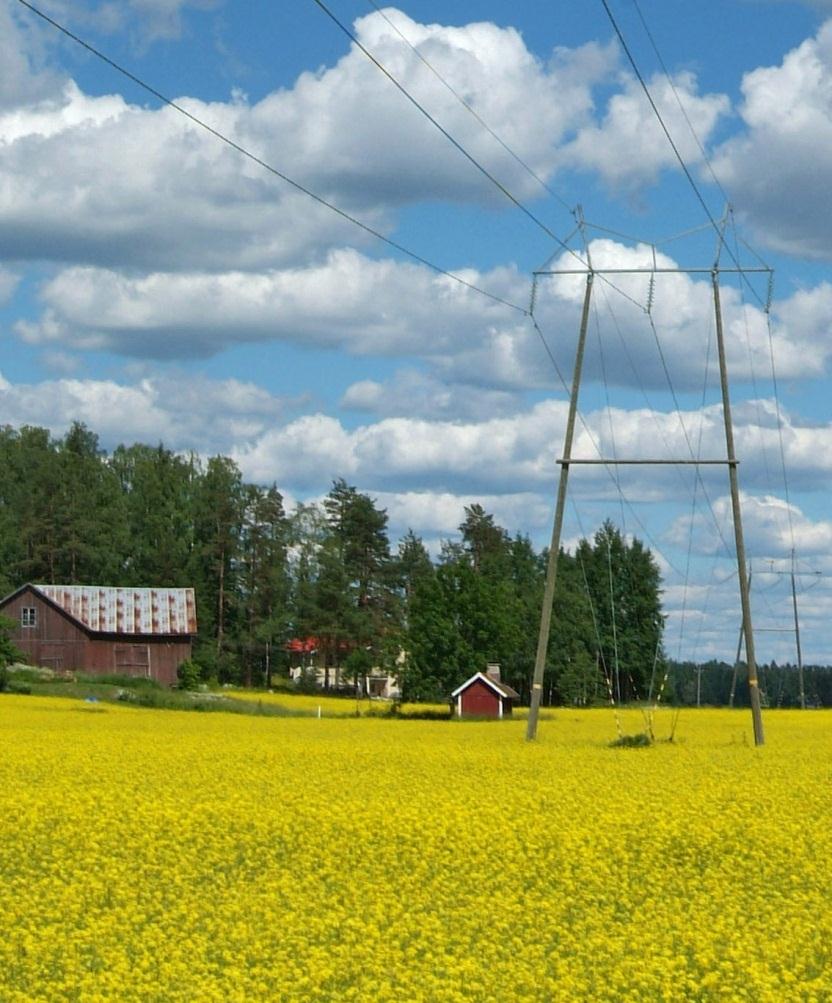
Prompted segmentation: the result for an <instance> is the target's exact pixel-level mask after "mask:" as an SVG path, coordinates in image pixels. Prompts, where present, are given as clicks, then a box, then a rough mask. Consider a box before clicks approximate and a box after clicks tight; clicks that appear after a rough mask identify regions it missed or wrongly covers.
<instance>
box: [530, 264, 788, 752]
mask: <svg viewBox="0 0 832 1003" xmlns="http://www.w3.org/2000/svg"><path fill="white" fill-rule="evenodd" d="M752 272H763V273H767V274H768V275H769V277H770V276H771V269H770V268H767V267H760V268H743V267H741V266H739V265H737V267H735V268H723V267H721V266H720V265H719V261H718V259H717V262H716V263H715V264H713V265H711V266H710V267H703V268H663V267H657V266H656V264H655V262H654V264H653V266H652V267H641V268H594V267H593V265H592V261H591V259H590V257H589V255H587V258H586V264H585V266H584V267H577V268H556V269H548V268H544V269H540V270H538V271H535V272H534V273H533V274H534V282H535V284H536V283H537V281H538V279H539V278H541V277H544V276H555V275H585V276H586V285H585V288H584V297H583V309H582V311H581V321H580V328H579V331H578V344H577V348H576V351H575V365H574V370H573V375H572V390H571V394H570V398H569V411H568V415H567V420H566V433H565V436H564V443H563V456H562V458H561V459H559V460H558V461H557V462H558V464H559V465H560V480H559V483H558V492H557V501H556V504H555V516H554V523H553V526H552V539H551V543H550V546H549V561H548V565H547V569H546V582H545V586H544V593H543V605H542V608H541V615H540V633H539V635H538V642H537V654H536V657H535V664H534V676H533V678H532V689H531V705H530V707H529V719H528V726H527V730H526V738H527V739H528V740H532V739H534V738H535V737H536V735H537V722H538V717H539V711H540V699H541V696H542V692H543V673H544V669H545V665H546V652H547V649H548V646H549V631H550V623H551V616H552V603H553V600H554V595H555V584H556V581H557V571H558V556H559V552H560V542H561V533H562V530H563V516H564V510H565V507H566V488H567V483H568V480H569V468H570V467H571V466H575V465H578V464H593V465H601V466H607V467H611V466H620V465H624V464H632V465H646V466H650V465H674V464H678V465H691V466H705V465H720V466H725V467H727V468H728V479H729V484H730V490H731V507H732V512H733V521H734V539H735V544H736V556H737V574H738V578H739V587H740V602H741V605H742V627H743V637H744V640H745V654H746V664H747V666H748V685H749V691H750V701H751V716H752V721H753V726H754V743H755V745H762V744H763V742H764V735H763V718H762V710H761V701H760V687H759V681H758V678H757V662H756V658H755V655H754V631H753V629H752V624H751V605H750V600H749V585H748V572H747V564H746V557H745V542H744V539H743V532H742V515H741V512H740V494H739V483H738V480H737V465H738V462H739V461H738V460H737V458H736V453H735V451H734V428H733V422H732V419H731V402H730V397H729V393H728V371H727V367H726V362H725V337H724V331H723V324H722V307H721V304H720V295H719V289H720V285H719V277H720V275H721V274H724V273H733V274H740V275H745V274H746V273H752ZM660 273H665V274H685V275H694V274H705V275H710V277H711V289H712V294H713V309H714V319H715V324H716V342H717V355H718V360H719V379H720V387H721V392H722V415H723V422H724V426H725V446H726V458H725V459H713V460H701V459H680V460H667V459H649V458H645V459H632V460H619V459H616V458H598V459H576V458H574V457H573V456H572V442H573V438H574V434H575V419H576V416H577V411H578V396H579V393H580V388H581V374H582V369H583V361H584V349H585V347H586V337H587V328H588V325H589V314H590V303H591V300H592V289H593V285H594V283H595V278H596V276H601V277H602V278H606V276H609V275H636V274H645V275H650V276H655V275H656V274H660ZM533 300H534V295H533Z"/></svg>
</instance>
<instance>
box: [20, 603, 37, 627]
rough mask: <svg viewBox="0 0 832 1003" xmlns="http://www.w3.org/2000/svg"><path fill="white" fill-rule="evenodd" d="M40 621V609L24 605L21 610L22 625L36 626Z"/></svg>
mask: <svg viewBox="0 0 832 1003" xmlns="http://www.w3.org/2000/svg"><path fill="white" fill-rule="evenodd" d="M37 623H38V611H37V608H36V607H35V606H24V607H23V609H21V611H20V624H21V626H22V627H36V626H37Z"/></svg>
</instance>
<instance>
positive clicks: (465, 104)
mask: <svg viewBox="0 0 832 1003" xmlns="http://www.w3.org/2000/svg"><path fill="white" fill-rule="evenodd" d="M367 2H368V3H369V5H370V6H371V7H372V8H373V9H374V10H375V11H376V12H377V13H378V14H379V16H380V17H382V18H384V20H385V21H386V22H387V24H389V25H390V27H391V28H392V29H393V31H395V33H396V34H397V35H398V36H399V38H400V39H401V40H402V41H403V42H404V44H405V45H406V46H407V47H408V48H409V49H410V50H411V52H412V53H413V55H414V56H416V58H417V59H418V60H419V61H420V62H421V63H422V64H423V65H424V66H425V67H426V68H427V69H428V70H430V72H431V73H432V74H433V75H434V76H435V77H436V79H437V80H438V81H439V82H440V83H441V84H442V86H443V87H445V88H446V89H447V90H448V91H450V93H451V94H453V96H454V97H455V98H456V99H457V101H459V103H460V104H461V105H462V107H463V108H465V110H466V111H468V112H469V113H470V114H471V115H473V117H474V118H475V119H476V120H477V122H479V124H480V125H481V126H482V127H483V129H485V131H486V132H487V133H488V134H489V135H490V136H491V137H492V138H493V139H495V140H496V141H497V142H498V143H499V144H500V146H502V148H503V149H504V150H505V151H506V153H507V154H508V155H509V156H510V157H511V158H512V159H513V160H514V161H516V163H518V164H519V165H520V166H521V167H522V168H523V170H524V171H526V173H527V174H528V175H529V176H530V177H532V178H533V179H534V180H535V181H536V182H537V183H538V184H539V185H540V187H541V188H543V190H544V191H547V192H548V193H549V194H550V195H551V196H552V198H554V199H556V200H557V201H558V202H559V203H560V204H561V205H562V206H563V208H564V209H566V211H567V212H570V213H572V212H574V207H573V206H571V205H569V203H568V202H567V201H566V199H564V198H563V197H562V196H560V195H559V194H558V193H557V192H556V191H555V190H554V189H553V188H551V187H550V186H549V185H548V184H547V183H546V181H544V179H543V178H541V177H540V175H539V174H538V173H537V171H535V170H534V168H533V167H530V166H529V164H527V163H526V161H525V160H523V158H522V157H521V156H520V155H519V154H517V153H515V151H514V150H512V148H511V147H510V146H509V145H508V143H506V142H505V140H504V139H503V138H502V137H501V136H500V135H498V134H497V133H496V132H495V131H494V129H492V128H491V126H490V125H489V124H488V123H487V122H486V121H485V120H484V119H483V118H482V116H481V115H480V114H479V113H478V112H477V110H476V108H474V106H473V105H472V104H471V102H470V101H466V99H465V98H464V97H463V96H462V95H461V94H460V93H459V91H458V90H457V89H456V88H455V87H454V86H453V84H451V83H449V82H448V81H447V80H446V79H445V77H443V76H442V74H441V73H440V72H439V70H437V68H436V67H435V66H434V65H433V63H431V62H430V60H428V59H426V58H425V56H424V55H423V54H422V53H421V52H420V51H419V48H418V47H417V46H415V45H414V44H413V43H412V42H411V41H410V39H409V38H408V37H407V36H406V35H405V34H404V32H403V31H401V29H400V28H399V27H398V25H396V24H395V23H394V22H393V21H391V20H390V18H389V17H388V16H387V14H386V13H385V12H384V10H383V9H382V8H381V7H379V5H378V4H377V3H376V0H367Z"/></svg>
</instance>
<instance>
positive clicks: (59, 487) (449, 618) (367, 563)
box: [0, 423, 819, 705]
mask: <svg viewBox="0 0 832 1003" xmlns="http://www.w3.org/2000/svg"><path fill="white" fill-rule="evenodd" d="M545 568H546V555H545V554H540V553H538V552H537V551H535V549H534V547H533V546H532V544H531V542H530V541H529V539H528V537H524V536H517V537H514V538H512V537H511V536H510V535H509V533H508V532H507V531H506V530H505V529H504V528H503V527H501V526H500V525H498V524H497V522H496V520H495V518H494V516H493V515H491V514H490V513H488V512H486V511H485V509H484V508H483V507H482V506H481V505H479V504H476V503H474V504H471V505H468V506H467V507H466V508H465V511H464V517H463V519H462V521H461V523H460V525H459V536H458V538H457V540H456V541H455V542H451V541H446V542H445V543H444V544H443V547H442V552H441V554H440V555H439V558H438V559H437V560H436V561H434V560H432V559H431V557H430V555H429V554H428V552H427V550H426V548H425V546H424V544H423V543H422V541H421V540H420V539H419V538H418V536H416V535H415V534H414V533H413V532H411V531H408V533H407V534H406V535H405V536H404V537H403V538H402V539H401V541H400V542H399V544H398V547H397V549H396V550H395V551H394V552H391V547H390V540H389V536H388V520H387V513H386V512H385V511H384V509H382V508H380V507H379V506H378V505H377V503H376V501H375V500H374V499H373V498H372V497H370V496H369V495H367V494H364V493H362V492H361V491H359V490H358V489H357V488H356V487H355V486H353V485H350V484H348V483H347V482H346V481H345V480H344V479H343V478H339V479H336V480H335V481H334V482H333V484H332V488H331V490H330V491H329V493H328V494H327V496H326V497H325V498H324V499H323V501H322V502H321V503H320V504H315V503H302V504H300V505H298V506H297V507H296V509H295V510H294V511H293V512H292V513H291V515H287V514H286V512H285V510H284V506H283V498H282V495H281V493H280V491H279V490H278V488H277V486H276V485H274V484H272V485H270V486H258V485H252V484H246V483H244V482H243V478H242V475H241V473H240V470H239V469H238V467H237V466H236V465H235V463H234V462H233V461H232V460H231V459H229V458H228V457H223V456H215V457H211V458H210V459H209V460H207V462H205V463H203V462H202V461H200V460H199V459H198V458H196V457H193V456H191V457H183V456H179V455H177V454H175V453H173V452H171V451H170V450H168V449H166V448H165V447H164V446H163V445H162V444H161V443H160V444H159V445H157V446H148V445H142V444H135V445H131V446H124V445H122V446H119V447H118V448H117V449H116V450H115V451H114V453H113V454H112V456H109V457H108V456H107V455H106V454H105V453H104V452H103V451H102V450H101V449H100V447H99V444H98V439H97V436H96V435H95V433H93V432H92V431H90V430H89V429H87V428H86V427H85V426H84V425H82V424H78V423H76V424H75V425H73V426H72V428H71V429H70V430H69V432H68V433H67V434H66V435H65V436H64V437H63V438H53V437H51V436H50V434H49V432H48V431H47V430H46V429H42V428H33V427H23V428H21V429H18V430H16V429H12V428H8V427H6V428H0V589H2V591H3V592H4V593H5V592H10V591H12V590H13V589H15V588H17V587H19V586H20V585H22V584H24V583H25V582H27V581H35V582H38V581H43V582H51V583H56V582H67V583H70V584H71V583H73V582H77V583H82V584H108V585H110V584H111V585H125V586H149V587H166V586H193V587H194V588H195V590H196V594H197V613H198V622H199V636H198V638H197V640H196V645H195V649H194V656H193V661H194V666H195V668H194V669H190V670H189V672H190V674H191V676H192V677H196V675H197V674H198V678H199V680H200V681H207V680H213V681H216V682H220V683H225V682H231V683H242V684H244V685H253V684H257V685H263V684H265V685H267V686H270V685H271V683H272V676H273V674H274V673H281V672H285V671H286V670H287V669H288V668H289V667H290V662H289V658H290V656H289V654H288V653H287V642H288V641H289V640H290V639H292V638H299V639H307V638H315V639H316V643H315V645H314V647H315V649H316V651H315V654H314V656H312V655H310V654H309V653H308V652H307V653H305V654H303V655H302V656H291V657H294V658H296V661H294V662H293V663H292V667H293V668H297V667H298V665H299V663H300V664H301V665H305V668H306V670H307V671H306V676H305V682H304V683H302V685H309V686H313V685H314V680H315V674H314V666H313V665H312V664H311V663H312V662H313V661H314V662H315V663H316V664H319V665H321V666H322V667H324V671H325V674H326V679H327V681H328V683H330V684H335V683H336V682H337V681H338V679H339V678H342V676H343V677H344V678H350V679H353V680H360V679H361V678H363V677H365V676H366V675H367V674H368V673H369V672H370V671H371V670H374V669H377V668H378V669H382V670H386V671H388V672H394V673H396V674H398V676H399V678H400V681H401V684H402V688H403V692H404V696H405V698H406V699H408V700H445V699H446V698H447V696H448V694H449V693H450V692H451V691H452V690H453V689H454V688H455V687H456V686H457V685H458V684H459V683H460V682H461V681H462V680H464V679H465V678H467V677H468V676H469V675H471V674H472V673H473V672H475V671H478V670H483V669H484V668H485V666H486V663H488V662H497V663H499V664H500V666H501V671H502V677H503V679H504V680H505V681H506V682H507V683H509V684H510V685H511V686H513V687H514V688H515V689H516V690H517V691H518V692H519V693H520V694H521V698H522V699H524V700H525V699H527V698H528V695H529V684H530V679H531V675H532V670H533V666H534V660H535V652H536V647H537V635H538V627H539V621H540V605H541V600H542V594H543V583H544V576H545ZM552 614H553V615H552V629H551V638H550V643H549V647H548V649H547V652H546V662H545V671H544V702H545V703H558V702H563V703H569V704H574V705H585V704H591V703H593V702H597V701H599V700H603V699H606V687H607V683H606V680H605V674H606V676H607V678H608V679H609V680H610V682H611V684H612V685H613V687H614V689H615V692H616V694H617V695H619V696H620V698H621V699H622V700H629V699H634V698H640V697H644V696H645V695H646V693H647V690H648V689H649V686H650V681H651V680H652V679H662V678H664V674H665V666H664V659H663V651H662V646H661V637H662V631H663V618H662V613H661V582H660V578H659V572H658V568H657V566H656V563H655V561H654V560H653V557H652V555H651V554H650V552H649V550H647V549H646V548H645V547H644V546H643V545H642V544H641V542H640V541H638V540H630V539H629V538H625V537H624V536H623V534H622V533H621V532H620V531H619V530H618V529H616V528H615V527H614V526H613V525H612V524H611V523H609V522H607V523H605V524H604V525H603V526H602V527H601V529H599V530H598V532H597V533H596V534H595V536H594V538H593V539H592V540H585V541H582V542H581V544H580V545H579V547H578V548H577V551H576V553H575V555H574V556H573V555H570V554H566V553H561V554H560V555H559V567H558V578H557V589H556V591H555V597H554V605H553V610H552ZM9 643H10V642H9V637H8V631H7V632H6V633H5V634H4V633H3V632H2V631H0V663H2V662H3V661H6V662H8V661H9V660H13V659H16V658H18V657H19V652H15V651H13V650H12V649H11V648H10V647H9ZM677 676H678V674H674V675H672V676H671V678H670V681H669V683H668V686H667V689H666V694H667V696H671V695H673V694H674V693H675V691H676V689H677V688H679V687H681V688H687V689H689V686H688V683H687V682H686V681H685V680H684V679H682V677H680V676H679V677H678V678H677ZM792 689H793V687H792V685H791V681H790V679H789V680H786V681H785V682H784V685H783V686H782V687H781V688H780V691H779V692H780V693H781V696H782V699H783V701H786V702H787V701H789V700H791V699H792V696H791V694H792ZM685 691H687V690H685ZM818 692H819V691H818Z"/></svg>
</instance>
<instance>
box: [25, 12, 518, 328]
mask: <svg viewBox="0 0 832 1003" xmlns="http://www.w3.org/2000/svg"><path fill="white" fill-rule="evenodd" d="M18 3H20V4H21V5H22V6H23V7H26V8H27V9H28V10H30V11H31V12H32V13H33V14H36V15H37V16H38V17H40V18H42V19H43V20H44V21H46V23H47V24H50V25H52V27H53V28H56V29H57V30H58V31H60V32H61V33H62V34H64V35H66V37H67V38H70V39H72V41H73V42H76V43H77V44H78V45H80V46H81V47H82V48H84V49H86V50H87V52H90V53H91V54H92V55H94V56H95V57H96V58H97V59H100V60H101V61H102V62H104V63H106V64H107V65H108V66H110V67H112V68H113V69H114V70H116V71H117V72H118V73H120V74H122V76H125V77H127V79H128V80H131V81H132V82H133V83H134V84H136V85H137V86H138V87H141V88H142V90H145V91H147V93H148V94H152V95H153V97H155V98H156V99H157V100H159V101H161V102H162V104H165V105H167V106H168V107H170V108H173V110H174V111H177V112H179V114H180V115H184V116H185V118H187V119H189V120H190V121H191V122H193V123H194V125H198V126H199V127H200V128H201V129H204V130H205V131H206V132H209V133H210V134H211V135H212V136H214V137H215V138H216V139H218V140H220V141H221V142H223V143H225V144H226V145H227V146H230V147H231V148H232V149H233V150H236V151H237V152H238V153H240V154H242V156H244V157H247V158H248V159H249V160H251V161H252V162H253V163H255V164H257V165H258V166H259V167H262V168H263V169H264V170H266V171H268V172H269V173H270V174H273V175H274V176H275V177H277V178H280V180H281V181H284V182H285V183H286V184H287V185H291V187H292V188H294V189H295V190H296V191H299V192H301V193H302V194H303V195H306V196H307V198H310V199H312V201H313V202H317V203H318V205H321V206H324V207H325V208H326V209H329V210H330V211H331V212H334V213H335V214H336V215H337V216H340V217H341V218H342V219H344V220H346V221H347V222H348V223H352V225H353V226H357V227H358V228H359V229H361V230H363V231H364V232H365V233H368V234H370V236H371V237H375V238H376V240H380V241H382V243H384V244H387V246H388V247H392V248H393V249H394V250H396V251H399V252H400V253H402V254H404V255H406V256H407V257H409V258H411V259H412V260H413V261H416V262H418V263H419V264H420V265H424V266H425V267H426V268H429V269H431V271H433V272H435V273H436V274H437V275H443V276H444V277H445V278H448V279H451V280H452V281H454V282H457V283H459V285H461V286H465V288H466V289H470V290H471V292H475V293H478V294H479V295H480V296H485V297H486V298H487V299H490V300H492V301H493V302H495V303H500V304H501V305H502V306H505V307H508V308H509V309H511V310H516V311H517V312H518V313H522V314H524V315H525V314H526V313H527V312H528V311H527V310H526V309H525V308H524V307H521V306H518V305H517V304H516V303H512V302H511V301H510V300H507V299H504V298H503V297H502V296H498V295H496V293H491V292H488V290H486V289H482V288H481V287H480V286H477V285H475V284H474V283H473V282H468V280H467V279H463V278H462V277H461V276H460V275H456V274H455V273H454V272H450V271H448V270H447V269H445V268H442V267H441V266H440V265H436V264H434V263H433V262H432V261H430V260H429V259H428V258H425V257H423V256H422V255H421V254H417V253H416V252H415V251H411V250H410V249H409V248H408V247H405V246H404V244H400V243H399V242H398V241H396V240H393V239H392V238H390V237H387V236H385V235H384V234H383V233H381V232H380V231H378V230H376V229H375V228H374V227H372V226H370V225H369V224H368V223H364V222H362V221H361V220H360V219H357V218H356V217H355V216H353V215H351V214H350V213H348V212H347V211H346V210H344V209H341V208H339V207H338V206H337V205H335V204H334V203H332V202H330V201H328V200H327V199H325V198H323V196H321V195H317V194H316V193H315V192H313V191H312V190H311V189H309V188H307V187H306V186H305V185H303V184H301V183H300V182H299V181H295V180H294V179H293V178H290V177H289V176H288V174H284V173H283V172H282V171H280V170H278V169H277V168H276V167H273V166H272V165H271V164H269V163H267V162H266V161H265V160H263V159H262V158H260V157H258V156H257V155H256V154H255V153H252V152H251V151H250V150H248V149H246V148H245V147H244V146H242V145H240V143H237V142H235V141H234V140H233V139H231V138H230V137H228V136H226V135H225V134H224V133H222V132H220V131H219V130H218V129H215V128H214V127H213V126H211V125H209V124H208V123H207V122H206V121H205V120H204V119H201V118H199V117H198V116H197V115H194V114H193V112H190V111H188V110H187V108H183V107H182V105H180V104H177V103H176V102H175V101H173V100H172V99H171V98H169V97H166V96H165V95H164V94H162V92H161V91H159V90H157V89H156V88H155V87H153V86H152V85H151V84H148V83H146V82H145V81H144V80H142V79H141V77H138V76H136V74H135V73H131V71H130V70H128V69H125V67H123V66H121V65H120V64H119V63H117V62H116V61H115V60H113V59H111V58H110V57H109V56H107V55H105V54H104V53H103V52H101V51H100V50H99V49H96V48H95V46H93V45H91V44H90V43H89V42H86V41H84V39H83V38H80V37H79V36H78V35H75V34H74V33H73V32H71V31H70V30H69V29H68V28H66V27H64V25H62V24H60V23H59V22H58V21H56V20H55V19H54V18H52V17H50V16H49V15H48V14H46V13H44V12H43V11H42V10H39V9H38V8H37V7H35V6H34V4H31V3H29V2H28V0H18Z"/></svg>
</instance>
